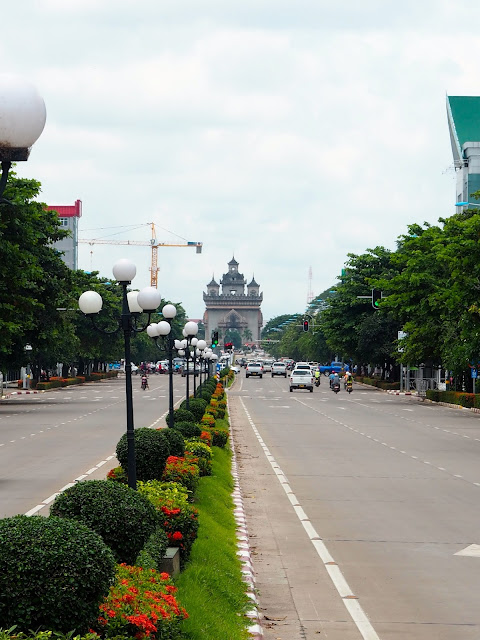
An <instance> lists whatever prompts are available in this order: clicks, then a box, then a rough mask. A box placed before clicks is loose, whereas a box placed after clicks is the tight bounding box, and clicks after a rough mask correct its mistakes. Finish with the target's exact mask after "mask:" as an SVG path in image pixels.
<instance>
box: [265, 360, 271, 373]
mask: <svg viewBox="0 0 480 640" xmlns="http://www.w3.org/2000/svg"><path fill="white" fill-rule="evenodd" d="M272 364H273V360H265V362H264V363H263V370H264V372H265V373H270V372H271V370H272Z"/></svg>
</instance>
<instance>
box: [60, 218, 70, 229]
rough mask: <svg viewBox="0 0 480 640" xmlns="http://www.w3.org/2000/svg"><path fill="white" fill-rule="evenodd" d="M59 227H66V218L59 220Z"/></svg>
mask: <svg viewBox="0 0 480 640" xmlns="http://www.w3.org/2000/svg"><path fill="white" fill-rule="evenodd" d="M59 221H60V226H62V227H68V218H59Z"/></svg>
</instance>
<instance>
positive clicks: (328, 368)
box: [320, 361, 350, 376]
mask: <svg viewBox="0 0 480 640" xmlns="http://www.w3.org/2000/svg"><path fill="white" fill-rule="evenodd" d="M332 371H333V373H345V371H350V368H349V366H348V364H344V363H343V362H335V361H334V362H331V363H330V364H322V365H320V373H323V374H324V375H326V376H329V375H330V373H331V372H332Z"/></svg>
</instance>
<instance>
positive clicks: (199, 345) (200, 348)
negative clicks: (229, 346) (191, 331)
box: [196, 340, 207, 384]
mask: <svg viewBox="0 0 480 640" xmlns="http://www.w3.org/2000/svg"><path fill="white" fill-rule="evenodd" d="M206 348H207V343H206V342H205V340H199V341H198V342H197V351H196V354H197V357H198V368H199V372H198V373H199V376H198V377H199V383H200V384H202V365H203V354H204V351H205V349H206Z"/></svg>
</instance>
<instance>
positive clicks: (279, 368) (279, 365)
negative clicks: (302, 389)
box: [272, 362, 287, 378]
mask: <svg viewBox="0 0 480 640" xmlns="http://www.w3.org/2000/svg"><path fill="white" fill-rule="evenodd" d="M273 376H283V377H284V378H286V377H287V365H286V364H285V362H274V363H273V364H272V378H273Z"/></svg>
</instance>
